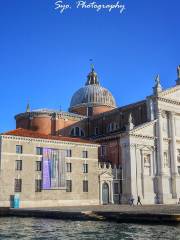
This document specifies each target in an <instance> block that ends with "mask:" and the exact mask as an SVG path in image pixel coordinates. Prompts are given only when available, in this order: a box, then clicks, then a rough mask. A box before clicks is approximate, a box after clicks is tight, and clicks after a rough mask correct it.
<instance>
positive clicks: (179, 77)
mask: <svg viewBox="0 0 180 240" xmlns="http://www.w3.org/2000/svg"><path fill="white" fill-rule="evenodd" d="M177 75H178V79H180V65H179V66H178V67H177Z"/></svg>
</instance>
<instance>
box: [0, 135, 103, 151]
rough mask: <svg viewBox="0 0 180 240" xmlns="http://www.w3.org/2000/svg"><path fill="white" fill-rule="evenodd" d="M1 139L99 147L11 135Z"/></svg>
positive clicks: (89, 145) (90, 145) (89, 144)
mask: <svg viewBox="0 0 180 240" xmlns="http://www.w3.org/2000/svg"><path fill="white" fill-rule="evenodd" d="M0 137H1V139H2V140H3V139H5V140H12V141H24V142H28V143H31V142H32V143H45V144H47V143H48V144H59V145H71V146H81V147H93V148H96V147H98V146H99V145H98V144H97V143H95V144H92V143H83V142H82V143H81V142H78V143H76V142H71V141H61V140H51V139H49V140H48V139H43V138H30V137H22V136H12V135H0Z"/></svg>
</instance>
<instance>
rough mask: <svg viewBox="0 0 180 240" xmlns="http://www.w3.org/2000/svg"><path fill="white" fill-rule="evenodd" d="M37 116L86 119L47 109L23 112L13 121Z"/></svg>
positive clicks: (77, 115)
mask: <svg viewBox="0 0 180 240" xmlns="http://www.w3.org/2000/svg"><path fill="white" fill-rule="evenodd" d="M37 114H47V115H49V116H52V115H54V114H57V115H62V116H66V117H74V118H78V119H85V118H87V117H86V116H82V115H79V114H76V113H70V112H64V111H59V110H54V109H47V108H41V109H35V110H32V111H30V112H27V111H26V112H24V113H18V114H17V115H16V116H15V119H17V118H19V117H24V116H28V117H29V116H34V115H35V116H36V115H37Z"/></svg>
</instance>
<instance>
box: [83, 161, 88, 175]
mask: <svg viewBox="0 0 180 240" xmlns="http://www.w3.org/2000/svg"><path fill="white" fill-rule="evenodd" d="M83 173H88V164H87V163H83Z"/></svg>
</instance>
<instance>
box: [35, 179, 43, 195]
mask: <svg viewBox="0 0 180 240" xmlns="http://www.w3.org/2000/svg"><path fill="white" fill-rule="evenodd" d="M41 190H42V180H41V179H36V180H35V192H41Z"/></svg>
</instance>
